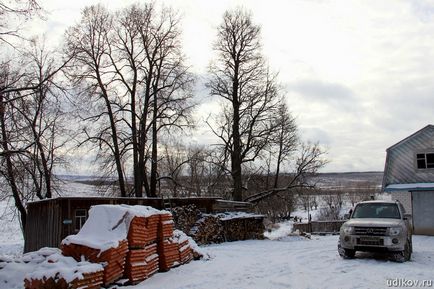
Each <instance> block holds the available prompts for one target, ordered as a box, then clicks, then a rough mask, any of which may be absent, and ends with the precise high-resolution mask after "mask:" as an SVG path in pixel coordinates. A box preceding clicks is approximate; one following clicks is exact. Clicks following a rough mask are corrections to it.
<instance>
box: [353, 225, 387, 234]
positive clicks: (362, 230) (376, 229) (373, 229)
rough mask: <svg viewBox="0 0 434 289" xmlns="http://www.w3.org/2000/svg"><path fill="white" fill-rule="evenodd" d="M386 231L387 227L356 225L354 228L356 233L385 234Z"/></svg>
mask: <svg viewBox="0 0 434 289" xmlns="http://www.w3.org/2000/svg"><path fill="white" fill-rule="evenodd" d="M386 232H387V228H385V227H355V228H354V234H355V235H364V236H385V235H386Z"/></svg>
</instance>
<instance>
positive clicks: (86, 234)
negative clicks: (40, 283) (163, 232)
mask: <svg viewBox="0 0 434 289" xmlns="http://www.w3.org/2000/svg"><path fill="white" fill-rule="evenodd" d="M155 214H170V213H169V212H168V211H160V210H157V209H155V208H152V207H149V206H138V205H137V206H129V205H97V206H93V207H91V208H90V210H89V218H88V219H87V221H86V223H84V225H83V227H82V228H81V230H80V232H78V234H77V235H70V236H68V237H66V238H65V239H64V240H63V241H62V244H65V245H69V244H71V243H73V244H77V245H83V246H87V247H90V248H94V249H99V250H101V252H103V251H106V250H108V249H110V248H116V247H117V246H119V242H120V241H122V240H125V239H126V238H127V235H128V228H129V226H130V222H131V220H132V219H133V218H134V217H136V216H137V217H149V216H152V215H155Z"/></svg>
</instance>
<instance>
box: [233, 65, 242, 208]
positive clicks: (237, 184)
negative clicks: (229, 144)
mask: <svg viewBox="0 0 434 289" xmlns="http://www.w3.org/2000/svg"><path fill="white" fill-rule="evenodd" d="M238 69H239V64H238V62H237V61H236V62H235V68H234V72H235V73H234V80H233V82H232V109H233V113H234V115H233V122H232V135H233V141H234V144H233V145H234V146H233V151H232V153H231V163H232V170H231V173H232V179H233V182H234V191H233V194H232V198H233V200H234V201H242V200H243V180H242V172H241V162H242V160H241V149H242V148H241V137H240V103H239V99H238V89H239V82H238Z"/></svg>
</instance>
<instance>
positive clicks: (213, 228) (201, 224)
mask: <svg viewBox="0 0 434 289" xmlns="http://www.w3.org/2000/svg"><path fill="white" fill-rule="evenodd" d="M189 235H190V236H192V237H193V239H194V240H195V241H196V242H197V243H198V244H199V245H202V244H212V243H221V242H223V241H224V235H223V225H222V222H221V220H220V219H219V218H218V217H216V216H212V215H206V216H204V217H203V218H201V219H200V220H199V221H197V222H196V224H195V226H194V227H193V228H192V229H191V230H190V232H189Z"/></svg>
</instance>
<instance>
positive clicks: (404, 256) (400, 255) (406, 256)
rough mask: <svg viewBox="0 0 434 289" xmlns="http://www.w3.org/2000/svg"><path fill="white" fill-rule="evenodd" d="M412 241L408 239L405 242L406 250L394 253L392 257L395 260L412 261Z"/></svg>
mask: <svg viewBox="0 0 434 289" xmlns="http://www.w3.org/2000/svg"><path fill="white" fill-rule="evenodd" d="M410 246H411V245H410V242H409V241H408V240H407V243H405V246H404V251H400V252H396V253H393V255H392V257H393V260H394V261H395V262H398V263H404V262H406V261H410V259H411V248H410Z"/></svg>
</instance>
